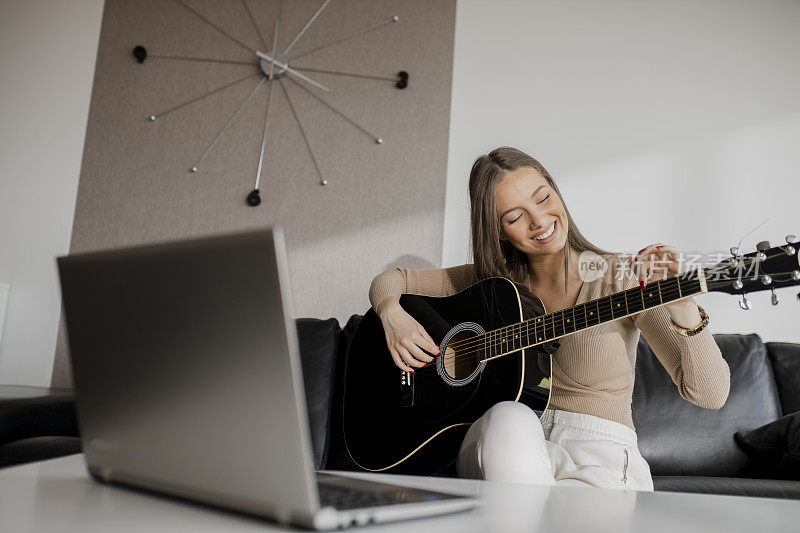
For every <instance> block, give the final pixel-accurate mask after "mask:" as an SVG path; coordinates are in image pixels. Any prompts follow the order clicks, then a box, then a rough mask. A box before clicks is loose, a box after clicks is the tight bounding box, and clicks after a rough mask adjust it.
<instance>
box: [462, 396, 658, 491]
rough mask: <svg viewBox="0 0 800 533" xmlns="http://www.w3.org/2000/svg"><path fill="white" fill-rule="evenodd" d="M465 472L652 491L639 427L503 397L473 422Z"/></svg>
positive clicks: (465, 447) (465, 449)
mask: <svg viewBox="0 0 800 533" xmlns="http://www.w3.org/2000/svg"><path fill="white" fill-rule="evenodd" d="M458 473H459V476H460V477H465V478H473V479H487V480H492V481H505V482H516V483H537V484H546V485H554V484H558V485H571V486H583V487H585V486H591V487H601V488H616V489H628V490H644V491H652V490H653V478H652V476H651V475H650V465H648V464H647V461H645V460H644V458H643V457H642V455H641V454H640V453H639V447H638V446H637V442H636V432H635V431H634V430H633V429H631V428H629V427H628V426H626V425H624V424H620V423H618V422H614V421H612V420H605V419H603V418H599V417H596V416H592V415H585V414H581V413H571V412H568V411H559V410H550V409H547V410H545V411H544V413H543V416H542V419H541V422H540V421H539V417H538V416H537V415H536V413H535V412H534V411H533V410H532V409H531V408H530V407H528V406H527V405H525V404H522V403H518V402H501V403H498V404H496V405H494V406H493V407H492V408H490V409H489V410H488V411H486V413H485V414H484V415H483V416H482V417H481V418H479V419H478V420H477V421H476V422H475V423H474V424H472V426H471V427H470V429H469V431H468V432H467V435H466V436H465V437H464V442H463V444H462V445H461V450H460V451H459V454H458Z"/></svg>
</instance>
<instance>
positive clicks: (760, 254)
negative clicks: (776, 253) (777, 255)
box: [756, 252, 767, 261]
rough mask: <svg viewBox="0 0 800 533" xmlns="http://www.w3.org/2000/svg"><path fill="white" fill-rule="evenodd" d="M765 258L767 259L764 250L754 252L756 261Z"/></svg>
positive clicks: (764, 259)
mask: <svg viewBox="0 0 800 533" xmlns="http://www.w3.org/2000/svg"><path fill="white" fill-rule="evenodd" d="M766 260H767V254H765V253H764V252H758V253H757V254H756V261H766Z"/></svg>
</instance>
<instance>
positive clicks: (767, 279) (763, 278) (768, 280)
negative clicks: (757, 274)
mask: <svg viewBox="0 0 800 533" xmlns="http://www.w3.org/2000/svg"><path fill="white" fill-rule="evenodd" d="M761 283H763V284H764V285H769V284H770V283H772V276H769V275H767V274H765V275H763V276H761Z"/></svg>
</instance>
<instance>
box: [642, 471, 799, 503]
mask: <svg viewBox="0 0 800 533" xmlns="http://www.w3.org/2000/svg"><path fill="white" fill-rule="evenodd" d="M653 486H654V487H655V489H656V490H657V491H666V492H695V493H702V494H726V495H730V496H755V497H761V498H784V499H793V500H800V481H789V480H781V479H748V478H732V477H702V476H654V477H653Z"/></svg>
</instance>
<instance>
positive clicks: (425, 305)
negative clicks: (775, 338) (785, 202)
mask: <svg viewBox="0 0 800 533" xmlns="http://www.w3.org/2000/svg"><path fill="white" fill-rule="evenodd" d="M786 240H787V244H786V245H783V246H776V247H773V248H770V247H769V243H766V242H762V243H759V245H758V251H756V252H753V253H749V254H746V255H739V254H738V250H733V252H734V253H735V255H734V256H733V257H731V258H729V259H727V260H724V261H722V262H720V263H718V264H717V265H714V266H713V267H710V268H702V267H700V268H697V269H694V270H690V271H688V272H685V273H682V274H680V275H678V276H673V277H669V278H666V279H663V280H661V281H657V282H654V283H650V284H648V285H647V287H645V288H644V289H641V288H639V287H636V288H633V289H628V290H625V291H622V292H618V293H615V294H610V295H607V296H603V297H601V298H598V299H595V300H591V301H588V302H585V303H581V304H579V305H576V306H574V307H570V308H568V309H563V310H560V311H556V312H553V313H548V312H547V311H546V309H545V308H544V305H543V304H542V302H541V301H540V300H539V299H538V298H536V296H535V295H533V294H532V293H530V292H529V291H527V290H525V289H524V288H522V287H521V286H518V285H515V284H514V283H512V282H511V281H509V280H508V279H505V278H489V279H485V280H483V281H480V282H478V283H476V284H474V285H472V286H470V287H468V288H467V289H465V290H463V291H461V292H459V293H457V294H454V295H452V296H448V297H444V298H433V297H426V296H417V295H411V294H404V295H403V296H402V297H401V298H400V304H401V306H402V307H403V309H404V310H405V311H406V312H408V313H409V314H410V315H411V316H413V317H414V319H415V320H417V322H419V323H420V324H421V325H422V326H423V327H424V328H425V330H426V331H427V332H428V334H429V335H430V336H431V338H432V339H433V340H434V342H436V343H437V344H438V345H439V346H440V348H441V354H442V355H441V356H439V357H436V358H435V360H434V361H435V363H431V364H430V365H428V366H427V367H425V368H420V369H417V370H416V371H415V373H413V374H412V373H409V372H405V371H402V370H400V369H399V368H397V366H395V364H394V361H393V360H392V357H391V355H390V354H389V350H388V347H387V346H386V337H385V335H384V331H383V326H382V324H381V321H380V319H379V318H378V317H377V315H376V314H375V313H374V311H372V309H370V310H369V311H367V313H366V314H365V315H364V317H363V319H362V320H361V321H360V323H359V324H358V326H357V328H356V331H355V332H354V335H353V338H352V340H351V343H350V347H349V349H348V352H347V355H346V360H345V370H344V399H343V413H342V424H343V426H342V427H343V431H344V441H345V444H346V448H347V452H348V453H349V455H350V457H351V458H352V460H353V461H354V462H355V463H356V465H358V466H359V467H360V468H362V469H364V470H369V471H373V472H377V471H385V472H392V473H409V474H421V475H434V474H436V473H439V472H442V471H444V470H446V469H448V468H451V467H452V464H453V463H454V461H455V459H456V457H457V454H458V450H459V448H460V446H461V442H462V440H463V438H464V435H465V433H466V431H467V429H468V428H469V426H470V424H472V423H473V422H474V421H475V420H477V419H478V418H479V417H480V416H482V415H483V414H484V413H485V412H486V410H487V409H488V408H489V407H491V406H492V405H494V404H496V403H498V402H501V401H506V400H512V401H519V400H520V398H521V396H522V395H523V394H525V403H526V404H528V405H530V406H531V407H533V408H534V409H545V408H546V406H547V403H548V400H549V395H550V388H549V387H550V379H551V372H550V362H551V359H550V358H551V354H552V353H553V352H554V351H555V349H556V348H557V346H558V342H557V341H558V339H560V338H562V337H565V336H567V335H571V334H573V333H576V332H578V331H582V330H584V329H588V328H591V327H595V326H598V325H600V324H604V323H606V322H610V321H612V320H618V319H621V318H624V317H627V316H630V315H633V314H636V313H639V312H642V311H645V310H647V309H652V308H655V307H659V306H662V305H665V304H668V303H670V302H674V301H677V300H681V299H683V298H689V297H691V296H696V295H699V294H703V293H706V292H712V291H718V292H725V293H729V294H734V295H737V294H738V295H741V297H742V301H740V305H741V306H742V307H743V308H747V309H749V301H748V300H747V297H746V294H747V293H748V292H755V291H762V290H772V291H773V293H772V298H773V300H772V302H773V304H776V303H777V294H775V293H774V290H775V289H778V288H781V287H788V286H791V285H798V284H800V264H799V263H798V255H797V251H796V249H795V243H796V242H797V239H796V238H795V237H794V236H791V235H790V236H788V237H787V239H786ZM798 298H800V294H798Z"/></svg>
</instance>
